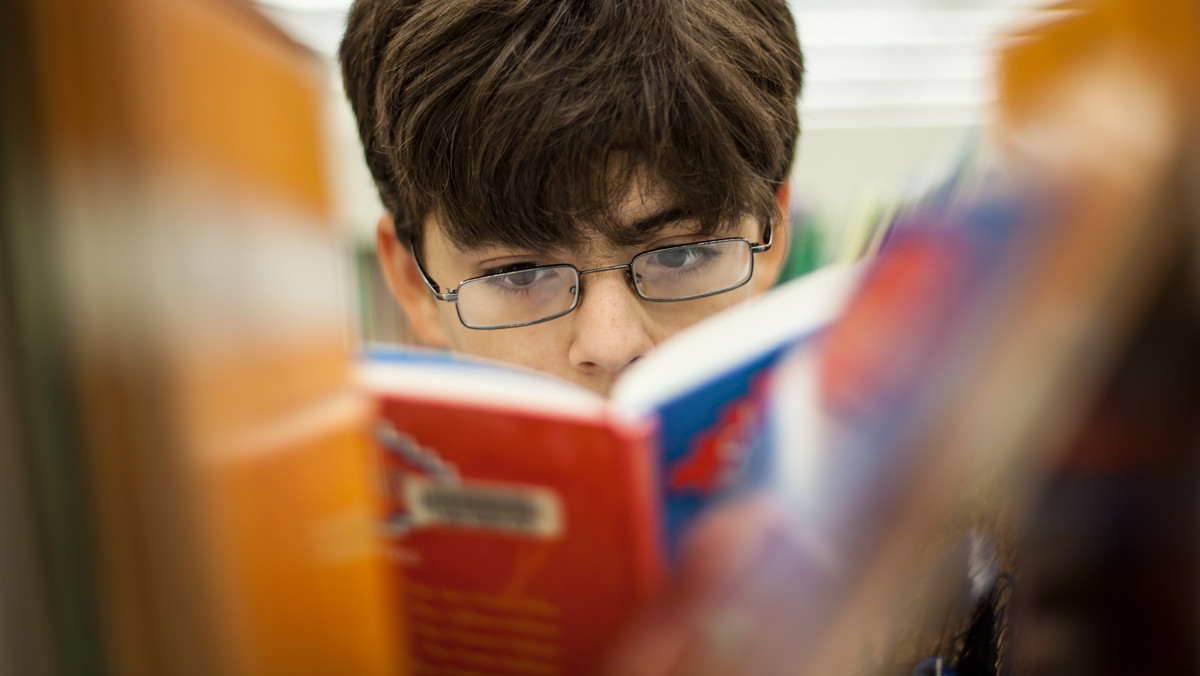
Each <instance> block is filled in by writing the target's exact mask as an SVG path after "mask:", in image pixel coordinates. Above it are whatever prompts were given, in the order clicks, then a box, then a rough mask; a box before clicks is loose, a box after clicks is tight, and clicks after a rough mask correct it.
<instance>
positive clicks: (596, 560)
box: [367, 355, 663, 675]
mask: <svg viewBox="0 0 1200 676" xmlns="http://www.w3.org/2000/svg"><path fill="white" fill-rule="evenodd" d="M439 359H440V358H437V357H431V356H429V355H419V356H416V357H413V356H412V355H400V356H393V357H392V358H390V359H383V360H375V361H373V362H371V363H369V364H368V367H367V368H368V369H374V370H375V373H374V377H372V378H369V380H370V381H371V382H373V383H375V385H369V387H371V388H372V389H373V390H374V391H375V392H376V395H377V398H378V401H379V420H380V422H379V427H378V429H377V437H378V440H379V445H380V448H381V451H382V453H381V457H382V459H383V463H384V468H383V469H384V472H383V476H384V477H385V488H386V492H387V495H388V501H389V506H390V517H389V521H388V524H387V530H388V535H387V546H388V548H389V555H390V557H391V560H392V562H393V565H394V567H395V570H396V573H397V576H398V577H399V578H400V579H401V580H402V585H401V586H402V591H401V593H402V594H403V595H404V598H403V599H401V600H400V601H401V605H402V607H403V608H405V611H404V612H405V614H406V615H407V628H406V630H407V631H408V632H409V636H408V639H409V640H408V645H410V646H411V648H412V671H413V673H414V674H418V675H434V674H484V673H486V674H514V675H516V674H521V675H525V674H546V675H551V674H564V675H573V674H586V673H589V671H591V670H593V669H595V667H596V666H597V665H599V664H600V663H601V662H602V661H603V660H604V658H605V656H606V653H607V651H608V650H609V649H610V648H611V646H612V644H613V642H614V640H615V639H616V638H617V637H618V635H619V634H620V633H621V631H622V629H623V628H624V627H625V625H626V623H627V622H628V621H629V620H630V619H631V617H632V616H633V615H634V614H635V613H636V611H637V609H638V607H639V606H640V604H642V603H643V602H644V601H645V600H646V599H647V598H648V597H649V595H650V594H651V593H652V592H653V591H654V589H655V588H656V587H657V586H658V583H659V581H660V580H661V578H662V570H663V556H662V553H661V549H662V537H661V533H660V529H661V522H660V518H659V508H658V499H657V496H656V495H655V486H656V485H657V483H656V481H655V476H654V474H655V471H656V470H655V462H656V454H655V453H654V452H653V447H652V443H653V432H654V429H655V427H654V425H653V424H652V423H651V422H650V421H648V420H637V419H634V418H623V417H620V416H617V415H614V414H613V413H611V412H610V411H609V410H608V409H606V407H605V405H604V402H603V401H602V400H599V399H598V398H597V399H596V400H595V401H594V402H588V401H586V400H585V399H584V398H583V396H582V393H581V394H573V393H569V392H567V393H561V392H560V393H559V395H563V394H566V395H567V396H566V398H565V399H564V398H563V397H562V396H557V397H556V396H555V395H554V387H553V383H549V382H548V381H545V380H544V379H542V378H540V377H535V376H532V375H527V374H524V373H519V372H513V373H509V372H507V371H503V372H502V371H501V370H500V369H492V367H489V366H479V365H475V364H461V363H456V364H455V365H454V366H451V367H449V368H443V367H445V366H446V363H448V362H446V363H443V364H440V365H438V366H437V367H436V368H432V367H431V368H432V373H433V374H434V375H433V376H432V377H431V378H429V379H428V383H427V384H426V385H422V384H421V383H423V382H425V381H426V378H425V377H424V376H422V375H420V372H421V371H422V368H423V366H429V365H430V362H434V361H438V360H439ZM406 362H407V363H406ZM422 362H424V364H422ZM414 363H415V366H414ZM493 371H494V372H493ZM447 372H448V373H447ZM500 373H504V375H503V376H499V375H498V374H500ZM514 373H515V375H516V381H517V382H516V383H510V382H507V381H504V380H503V379H505V378H509V377H510V376H513V375H514ZM491 377H498V378H500V379H501V380H500V382H501V384H499V385H496V387H500V388H506V387H509V388H512V389H513V391H514V392H516V391H517V390H520V381H522V380H528V381H530V382H534V381H535V380H536V382H534V384H535V385H536V386H537V387H539V388H547V389H546V390H545V391H544V392H543V393H542V394H539V395H538V396H539V397H541V398H542V399H547V400H556V401H555V404H554V405H553V406H552V405H549V404H546V403H545V401H542V403H541V404H539V405H536V406H535V405H527V402H523V401H521V397H520V396H519V395H518V394H514V395H513V396H509V397H504V398H499V399H496V398H492V397H475V398H472V397H471V396H469V395H464V394H463V393H462V392H456V391H455V390H456V386H455V385H453V384H452V383H451V381H455V380H463V381H464V382H469V383H470V384H471V385H474V384H476V383H478V382H481V381H484V380H487V379H488V378H491ZM398 383H401V384H399V385H397V384H398ZM483 387H484V389H487V387H489V385H484V386H483ZM546 392H549V397H548V398H547V397H544V396H543V395H544V394H545V393H546ZM489 401H491V403H489ZM497 401H498V402H503V403H496V402H497ZM564 401H565V402H569V403H568V404H567V405H565V406H564V405H563V402H564Z"/></svg>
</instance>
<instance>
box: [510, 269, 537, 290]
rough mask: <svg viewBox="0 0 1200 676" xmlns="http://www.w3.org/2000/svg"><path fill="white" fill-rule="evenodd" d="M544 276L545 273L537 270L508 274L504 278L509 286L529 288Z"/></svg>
mask: <svg viewBox="0 0 1200 676" xmlns="http://www.w3.org/2000/svg"><path fill="white" fill-rule="evenodd" d="M542 274H544V271H542V270H538V269H536V268H533V269H529V270H519V271H513V272H510V273H508V274H507V275H506V276H505V277H504V281H505V283H506V284H508V285H509V286H516V287H520V286H529V285H530V284H533V283H534V282H536V281H537V279H538V277H539V276H541V275H542Z"/></svg>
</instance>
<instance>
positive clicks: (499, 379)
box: [357, 356, 607, 419]
mask: <svg viewBox="0 0 1200 676" xmlns="http://www.w3.org/2000/svg"><path fill="white" fill-rule="evenodd" d="M357 378H358V382H359V384H360V385H361V386H363V387H364V388H366V389H367V390H368V391H370V392H372V393H375V394H383V395H386V394H388V393H393V394H405V395H410V396H419V397H421V398H424V399H429V400H435V401H447V402H456V403H463V404H475V405H481V406H487V407H489V408H503V409H506V410H515V411H530V412H536V413H543V414H544V413H550V414H553V415H557V416H566V417H572V418H584V419H600V418H602V417H603V415H604V410H605V408H606V407H607V402H606V400H605V399H604V398H603V397H600V396H599V395H597V394H596V393H594V392H592V391H590V390H588V389H586V388H583V387H580V386H578V385H575V384H574V383H570V382H567V381H565V380H561V379H559V378H554V377H552V376H548V375H545V374H542V373H537V372H535V371H531V370H527V369H522V368H520V367H517V366H513V365H510V364H501V363H496V362H489V361H486V360H481V359H475V358H470V357H462V356H456V357H454V360H453V361H452V362H451V361H449V360H448V359H434V360H431V361H430V362H428V363H425V362H420V361H417V362H408V361H399V362H393V361H389V360H388V359H386V358H382V359H371V360H368V361H367V362H365V363H360V365H359V367H358V373H357Z"/></svg>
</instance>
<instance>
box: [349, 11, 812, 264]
mask: <svg viewBox="0 0 1200 676" xmlns="http://www.w3.org/2000/svg"><path fill="white" fill-rule="evenodd" d="M340 59H341V65H342V74H343V78H344V82H345V87H346V92H347V96H348V97H349V99H350V103H351V105H352V106H353V108H354V112H355V115H356V116H357V118H358V129H359V134H360V135H361V137H362V141H363V145H364V151H365V155H366V161H367V165H368V166H369V167H370V169H371V173H372V175H373V176H374V178H375V183H376V185H377V187H378V189H379V193H380V196H381V197H382V200H383V204H384V206H385V207H386V208H387V209H388V210H389V211H390V212H391V213H392V215H393V217H394V219H395V223H396V230H397V234H398V236H399V237H400V238H401V241H406V240H407V239H408V238H419V236H420V232H421V231H420V225H421V223H422V222H423V220H424V218H425V216H426V215H427V214H429V213H434V214H436V215H437V216H438V217H439V219H440V220H441V222H442V223H443V227H445V229H446V232H447V235H448V236H449V237H451V238H452V239H453V240H455V241H457V242H460V243H464V244H467V245H482V244H495V243H500V244H508V245H513V246H521V247H526V248H543V247H546V246H550V245H560V246H563V245H567V246H569V245H571V244H576V243H578V242H579V241H580V239H581V235H582V232H581V228H580V224H581V223H586V224H589V225H590V226H591V227H595V228H599V229H600V231H601V232H602V233H603V234H604V235H606V236H608V237H609V238H610V239H612V240H614V241H617V242H622V243H628V242H633V241H638V240H640V239H643V238H644V237H645V236H646V235H647V234H648V233H636V232H632V233H631V232H623V231H622V229H621V228H620V227H619V225H620V224H618V223H616V221H615V219H614V218H613V217H612V214H611V212H610V209H611V208H612V207H613V206H614V198H615V197H618V196H620V195H623V194H624V192H625V191H626V190H628V189H629V188H630V187H632V186H633V185H634V184H633V183H631V181H632V180H634V179H636V178H638V177H649V179H650V180H652V181H653V185H654V187H655V189H657V190H662V191H664V193H665V195H666V197H667V198H668V199H669V200H670V202H671V204H672V205H673V206H674V207H675V208H677V209H679V210H680V211H681V212H682V213H683V215H684V216H686V217H690V218H694V219H696V221H697V222H698V223H699V224H700V227H701V229H702V231H703V232H706V233H712V232H716V231H717V230H718V229H719V228H720V227H721V226H722V225H724V224H726V223H728V222H730V221H731V220H732V219H734V218H738V217H742V216H744V215H747V214H755V215H757V216H759V217H762V218H766V217H767V216H768V215H769V214H771V213H772V212H773V210H774V209H775V206H774V196H775V191H776V190H777V189H778V188H779V186H780V185H781V183H782V182H783V181H784V180H786V177H787V175H788V172H789V169H790V166H791V161H792V155H793V153H794V149H795V142H796V137H797V135H798V133H799V121H798V116H797V112H796V99H797V97H798V96H799V94H800V89H801V85H802V77H803V64H802V57H801V53H800V46H799V43H798V41H797V38H796V30H795V25H794V24H793V21H792V17H791V14H790V13H789V11H788V9H787V5H786V2H785V0H357V1H356V2H355V4H354V6H353V7H352V8H351V10H350V14H349V17H348V21H347V29H346V34H345V37H344V39H343V40H342V45H341V50H340Z"/></svg>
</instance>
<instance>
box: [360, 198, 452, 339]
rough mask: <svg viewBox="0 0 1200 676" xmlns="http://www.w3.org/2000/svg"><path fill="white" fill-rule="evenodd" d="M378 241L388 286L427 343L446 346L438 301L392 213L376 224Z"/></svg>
mask: <svg viewBox="0 0 1200 676" xmlns="http://www.w3.org/2000/svg"><path fill="white" fill-rule="evenodd" d="M375 245H376V247H377V250H378V252H379V266H380V267H381V268H382V269H383V276H384V278H385V279H387V283H388V288H390V289H391V290H392V295H393V296H395V297H396V300H397V301H398V302H399V303H400V307H402V308H404V313H405V314H406V315H408V320H409V322H411V323H412V325H413V328H414V329H416V331H417V335H418V336H419V337H420V338H421V341H422V342H423V343H425V344H427V345H432V346H438V347H442V346H445V344H446V335H445V333H444V332H443V331H442V323H441V321H440V319H439V318H438V311H437V302H438V301H437V299H435V298H434V297H433V295H432V294H431V293H429V287H428V286H426V285H425V280H424V279H423V278H422V277H421V271H420V270H418V269H417V263H416V261H415V260H413V255H412V251H411V250H410V249H409V246H408V242H401V241H400V240H399V239H397V238H396V227H395V224H394V223H393V221H392V215H391V214H390V213H385V214H384V215H383V216H382V217H380V219H379V223H378V224H377V225H376V226H375Z"/></svg>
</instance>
